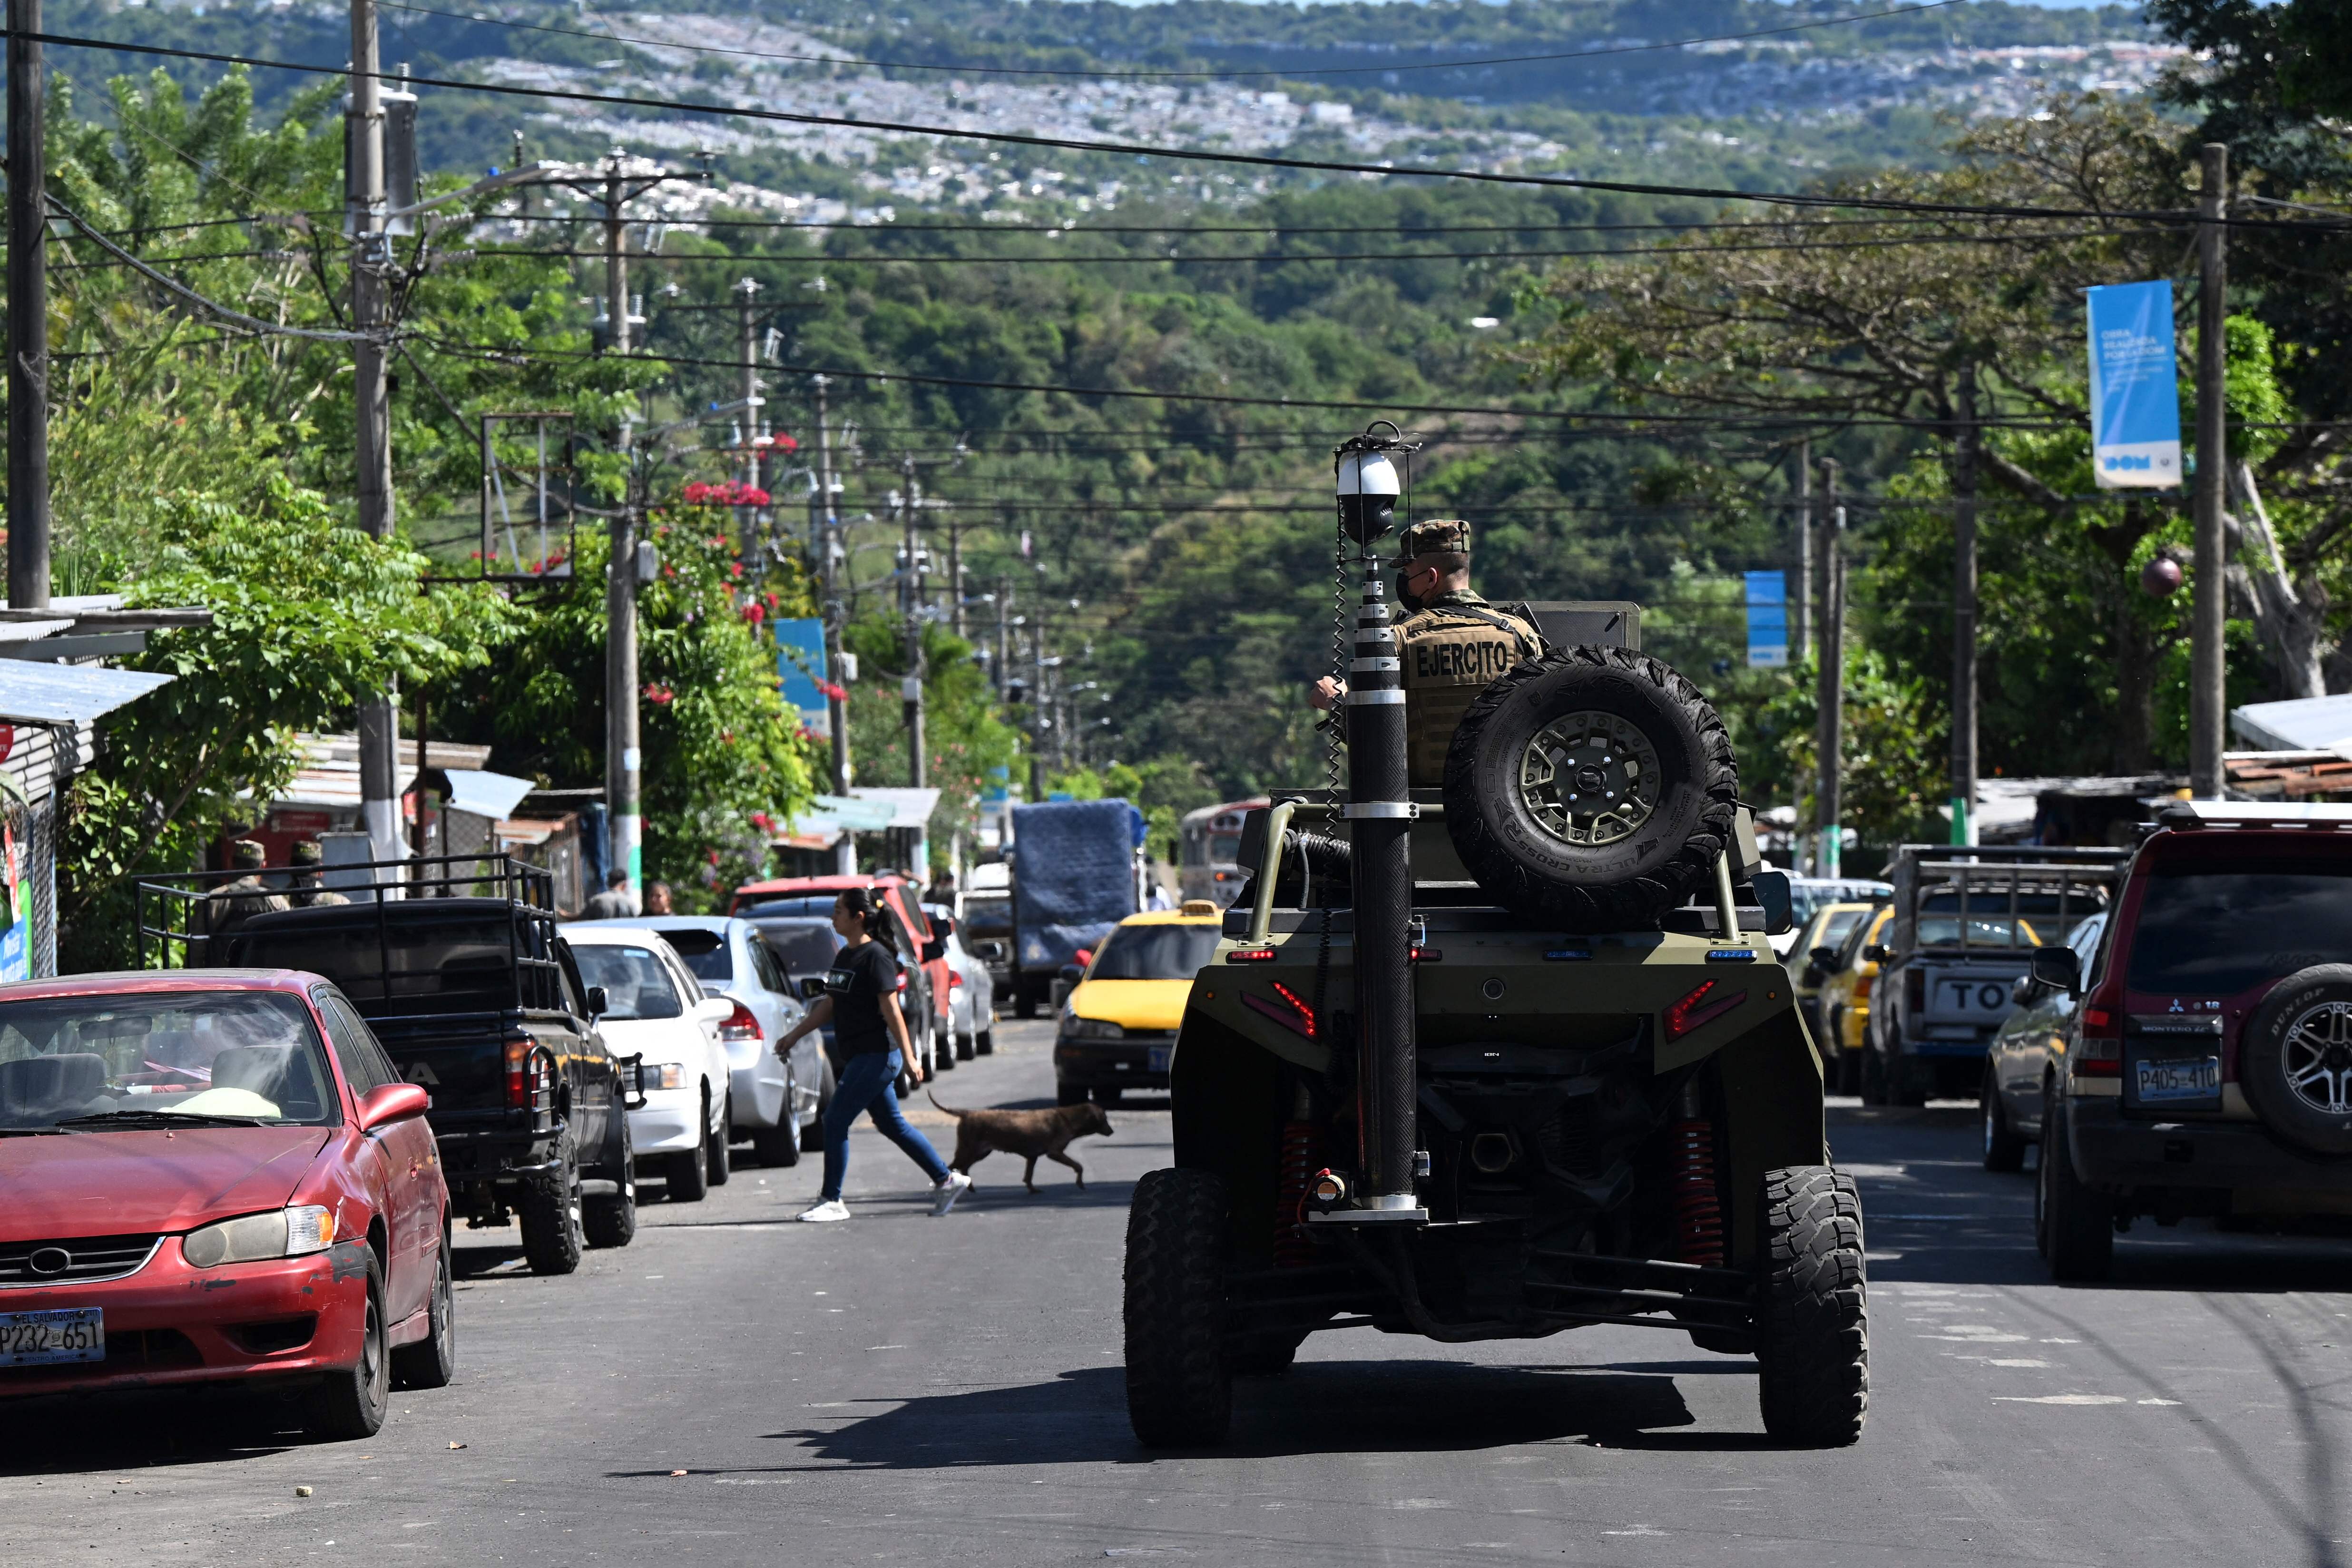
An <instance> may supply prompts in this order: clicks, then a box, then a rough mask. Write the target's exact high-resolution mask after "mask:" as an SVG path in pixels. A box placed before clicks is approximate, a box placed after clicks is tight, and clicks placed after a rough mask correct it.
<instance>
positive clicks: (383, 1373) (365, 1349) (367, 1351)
mask: <svg viewBox="0 0 2352 1568" xmlns="http://www.w3.org/2000/svg"><path fill="white" fill-rule="evenodd" d="M389 1331H390V1325H389V1324H387V1323H386V1322H385V1321H384V1318H383V1265H382V1264H380V1263H378V1262H377V1261H376V1259H375V1252H374V1249H373V1247H371V1248H370V1249H369V1251H368V1263H367V1319H366V1326H365V1327H364V1328H363V1329H362V1331H361V1334H360V1356H359V1360H358V1361H356V1362H354V1363H352V1365H351V1366H349V1367H347V1368H344V1369H342V1370H340V1371H336V1372H331V1373H327V1374H326V1376H324V1377H322V1378H320V1380H319V1383H318V1385H317V1386H316V1387H315V1388H313V1389H312V1390H311V1391H310V1412H309V1418H308V1419H307V1420H306V1422H305V1423H304V1425H306V1426H309V1427H310V1431H311V1432H312V1433H313V1434H314V1435H315V1436H320V1437H325V1438H327V1439H329V1440H330V1441H334V1442H349V1441H350V1440H351V1439H352V1438H354V1437H373V1436H375V1435H376V1434H377V1433H378V1432H379V1431H381V1430H383V1417H384V1413H385V1411H386V1409H387V1408H388V1407H389V1406H390V1405H391V1404H392V1355H391V1352H390V1349H389V1347H388V1346H387V1345H386V1344H385V1342H384V1336H385V1335H386V1333H388V1332H389Z"/></svg>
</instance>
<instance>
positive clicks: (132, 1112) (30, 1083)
mask: <svg viewBox="0 0 2352 1568" xmlns="http://www.w3.org/2000/svg"><path fill="white" fill-rule="evenodd" d="M334 1082H335V1080H334V1075H333V1074H332V1073H331V1071H329V1069H328V1067H327V1057H326V1052H325V1049H324V1048H323V1047H321V1046H320V1041H319V1033H318V1030H317V1029H316V1028H315V1027H313V1026H312V1025H311V1022H310V1009H309V1008H307V1007H305V1006H304V1005H302V1001H301V998H299V997H297V996H289V995H287V994H283V993H281V992H274V991H156V992H146V993H134V994H112V995H102V996H52V997H47V998H43V999H41V1000H38V1001H27V1002H9V1003H0V1130H14V1131H22V1130H26V1129H30V1130H35V1131H43V1130H47V1129H51V1128H55V1127H57V1126H58V1125H59V1124H60V1123H67V1124H77V1123H78V1124H79V1125H84V1126H102V1125H105V1124H106V1123H107V1122H108V1121H114V1122H117V1123H127V1124H136V1123H137V1122H139V1121H146V1120H149V1119H151V1118H152V1119H155V1120H162V1119H163V1118H165V1117H171V1116H184V1117H188V1118H191V1119H198V1120H209V1119H214V1118H221V1119H228V1120H234V1121H255V1122H268V1123H278V1122H300V1123H308V1124H310V1125H314V1126H315V1125H320V1124H324V1123H327V1122H331V1121H334V1120H335V1119H336V1117H335V1090H334Z"/></svg>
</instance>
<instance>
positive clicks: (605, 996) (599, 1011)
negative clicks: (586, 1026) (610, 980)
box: [583, 985, 613, 1021]
mask: <svg viewBox="0 0 2352 1568" xmlns="http://www.w3.org/2000/svg"><path fill="white" fill-rule="evenodd" d="M583 1000H584V1001H585V1002H586V1003H587V1004H588V1016H589V1018H590V1019H591V1020H592V1021H593V1020H594V1019H597V1018H601V1017H603V1016H604V1015H605V1014H607V1013H609V1012H611V1011H612V1010H613V997H612V994H611V993H609V992H607V991H606V990H605V989H604V987H603V986H602V985H591V986H590V987H588V994H587V995H586V996H585V997H584V998H583Z"/></svg>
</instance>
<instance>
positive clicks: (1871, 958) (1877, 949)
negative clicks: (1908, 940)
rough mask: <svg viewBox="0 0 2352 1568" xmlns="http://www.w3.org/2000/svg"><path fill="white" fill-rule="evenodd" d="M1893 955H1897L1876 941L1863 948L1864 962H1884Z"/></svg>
mask: <svg viewBox="0 0 2352 1568" xmlns="http://www.w3.org/2000/svg"><path fill="white" fill-rule="evenodd" d="M1893 956H1895V955H1894V954H1893V953H1890V952H1887V951H1886V949H1885V948H1884V947H1882V946H1880V945H1879V944H1878V943H1877V942H1872V943H1871V944H1870V945H1869V946H1868V947H1865V948H1864V949H1863V950H1862V958H1863V962H1864V963H1885V962H1886V961H1887V960H1888V959H1889V958H1892V957H1893Z"/></svg>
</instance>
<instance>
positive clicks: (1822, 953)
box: [1805, 947, 1837, 985]
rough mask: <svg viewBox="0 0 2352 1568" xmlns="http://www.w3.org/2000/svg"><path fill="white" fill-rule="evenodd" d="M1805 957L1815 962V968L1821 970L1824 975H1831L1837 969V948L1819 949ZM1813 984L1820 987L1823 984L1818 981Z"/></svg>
mask: <svg viewBox="0 0 2352 1568" xmlns="http://www.w3.org/2000/svg"><path fill="white" fill-rule="evenodd" d="M1805 956H1806V957H1808V958H1810V959H1811V960H1812V961H1813V967H1814V968H1815V969H1818V970H1820V971H1821V972H1822V973H1823V974H1827V973H1830V972H1831V971H1832V970H1833V969H1835V968H1836V967H1837V949H1836V948H1833V947H1817V948H1815V949H1813V951H1812V952H1809V953H1807V954H1806V955H1805ZM1812 984H1816V985H1818V984H1821V982H1820V981H1818V980H1816V981H1814V982H1813V983H1812Z"/></svg>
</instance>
